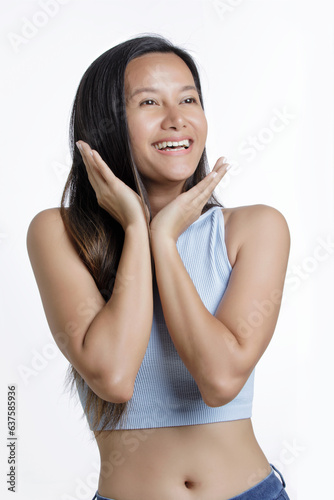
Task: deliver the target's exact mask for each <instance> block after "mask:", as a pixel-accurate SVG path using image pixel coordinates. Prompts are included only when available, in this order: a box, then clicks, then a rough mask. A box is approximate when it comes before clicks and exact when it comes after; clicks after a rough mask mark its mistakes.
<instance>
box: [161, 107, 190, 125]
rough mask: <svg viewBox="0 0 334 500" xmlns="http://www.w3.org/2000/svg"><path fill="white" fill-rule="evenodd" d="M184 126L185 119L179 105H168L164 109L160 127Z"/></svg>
mask: <svg viewBox="0 0 334 500" xmlns="http://www.w3.org/2000/svg"><path fill="white" fill-rule="evenodd" d="M185 126H186V119H185V117H184V115H183V113H182V111H181V109H180V108H179V106H177V105H176V106H168V107H165V109H164V115H163V118H162V121H161V127H162V128H163V129H165V130H167V129H169V128H173V129H175V130H180V129H181V128H183V127H185Z"/></svg>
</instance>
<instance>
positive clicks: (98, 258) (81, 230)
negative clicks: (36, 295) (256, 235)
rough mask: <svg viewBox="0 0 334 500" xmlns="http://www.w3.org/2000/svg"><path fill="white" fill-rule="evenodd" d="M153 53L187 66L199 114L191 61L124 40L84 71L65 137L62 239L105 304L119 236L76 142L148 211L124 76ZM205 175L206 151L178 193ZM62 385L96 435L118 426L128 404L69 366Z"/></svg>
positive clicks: (159, 42)
mask: <svg viewBox="0 0 334 500" xmlns="http://www.w3.org/2000/svg"><path fill="white" fill-rule="evenodd" d="M151 52H162V53H171V52H173V53H174V54H176V55H177V56H179V57H180V58H181V59H182V60H183V61H184V62H185V63H186V64H187V66H188V67H189V69H190V71H191V73H192V75H193V78H194V82H195V85H196V89H197V91H198V94H199V98H200V102H201V105H202V107H203V109H204V105H203V98H202V91H201V84H200V79H199V74H198V70H197V67H196V64H195V62H194V60H193V58H192V57H191V56H190V55H189V54H188V53H187V52H186V51H184V50H183V49H181V48H180V47H177V46H175V45H173V44H172V43H171V42H170V41H169V40H167V39H165V38H164V37H162V36H160V35H155V34H149V35H142V36H139V37H136V38H133V39H130V40H127V41H125V42H123V43H120V44H119V45H117V46H115V47H113V48H111V49H109V50H107V51H106V52H104V53H103V54H102V55H100V56H99V57H98V58H97V59H96V60H95V61H94V62H93V63H92V64H91V65H90V66H89V67H88V69H87V70H86V72H85V73H84V75H83V77H82V79H81V81H80V84H79V87H78V89H77V92H76V95H75V99H74V102H73V108H72V113H71V118H70V130H69V140H70V149H71V153H72V159H73V161H72V168H71V171H70V173H69V176H68V179H67V182H66V185H65V188H64V192H63V195H62V199H61V207H60V212H61V216H62V219H63V221H64V224H65V227H66V230H67V232H68V234H69V235H70V237H71V239H72V241H73V243H74V244H75V246H76V248H77V250H78V253H79V255H80V257H81V259H82V260H83V262H84V263H85V265H86V266H87V268H88V270H89V272H90V273H91V275H92V276H93V278H94V280H95V283H96V285H97V287H98V289H99V291H100V293H101V294H102V296H103V298H104V299H105V300H106V301H107V300H108V299H109V298H110V296H111V294H112V291H113V286H114V282H115V277H116V272H117V267H118V263H119V260H120V256H121V253H122V248H123V242H124V231H123V228H122V226H121V225H120V224H119V223H118V222H117V221H116V220H115V219H114V218H113V217H111V216H110V215H109V214H108V213H107V212H106V211H105V210H103V209H102V208H101V207H100V206H99V205H98V203H97V199H96V195H95V192H94V190H93V188H92V186H91V184H90V182H89V180H88V176H87V173H86V169H85V166H84V163H83V161H82V157H81V155H80V153H79V151H78V150H77V147H76V144H75V143H76V142H77V141H78V140H83V141H85V142H87V143H88V144H89V145H90V147H91V148H92V149H96V150H97V151H98V152H99V153H100V155H101V157H102V158H103V160H104V161H105V162H106V163H107V165H108V166H109V167H110V168H111V170H112V171H113V173H114V174H115V175H116V176H117V177H119V178H120V179H121V180H122V181H123V182H125V183H126V184H127V185H128V186H130V187H131V188H132V189H133V190H134V191H135V192H136V193H138V194H139V196H140V197H141V199H142V200H143V201H144V202H145V203H146V204H147V205H148V207H149V208H150V205H149V200H148V196H147V192H146V189H145V186H144V183H143V181H142V178H141V176H140V173H139V171H138V169H137V167H136V165H135V162H134V159H133V156H132V153H131V147H130V140H129V134H128V127H127V119H126V108H125V97H124V73H125V69H126V67H127V65H128V63H129V62H130V61H131V60H132V59H135V58H137V57H139V56H142V55H144V54H148V53H151ZM208 172H209V167H208V161H207V156H206V151H205V149H204V151H203V154H202V156H201V159H200V161H199V163H198V166H197V169H196V170H195V172H194V174H193V175H192V176H191V177H190V178H189V179H187V180H186V182H185V185H184V188H183V190H184V191H187V190H188V189H190V188H191V187H193V186H195V185H196V184H197V183H198V182H199V181H200V180H202V179H203V178H204V177H205V176H206V175H207V174H208ZM216 205H218V206H222V205H221V204H220V203H219V202H218V201H217V199H216V198H215V197H214V196H212V197H211V198H210V200H209V201H208V203H207V204H206V205H205V207H204V209H203V211H206V210H208V209H209V208H210V207H211V206H216ZM67 383H70V384H71V389H73V388H75V386H76V387H77V388H79V385H81V389H84V390H85V392H86V394H87V399H86V404H85V413H86V414H87V416H88V415H89V414H90V412H91V413H92V416H93V423H92V425H93V430H96V431H97V428H98V426H100V425H101V431H103V430H105V427H106V426H107V425H108V426H109V427H111V429H114V428H115V426H116V425H117V424H120V425H121V423H122V421H123V417H124V416H125V415H126V409H127V403H117V404H116V403H110V402H108V401H104V400H102V399H101V398H99V397H98V396H97V395H96V394H95V393H94V392H93V391H92V390H91V389H90V387H89V386H88V385H87V383H86V382H85V380H84V379H83V378H82V377H81V376H80V375H79V373H78V372H77V370H76V369H75V368H74V366H73V365H69V370H68V373H67ZM98 433H99V432H98Z"/></svg>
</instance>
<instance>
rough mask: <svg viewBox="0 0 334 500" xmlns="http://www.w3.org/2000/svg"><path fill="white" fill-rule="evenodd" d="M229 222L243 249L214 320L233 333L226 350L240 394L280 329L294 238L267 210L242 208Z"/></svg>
mask: <svg viewBox="0 0 334 500" xmlns="http://www.w3.org/2000/svg"><path fill="white" fill-rule="evenodd" d="M228 223H229V224H230V228H229V231H231V234H233V235H235V237H239V238H240V245H239V249H238V252H237V256H236V261H235V264H234V266H233V269H232V271H231V275H230V279H229V283H228V286H227V289H226V291H225V293H224V296H223V298H222V300H221V302H220V305H219V307H218V309H217V312H216V314H215V316H216V318H217V319H219V320H220V321H221V322H222V323H223V324H224V325H225V326H226V327H227V328H228V329H229V330H230V332H231V333H232V334H233V337H231V338H233V341H231V342H229V344H228V347H229V348H230V349H231V351H232V352H234V353H235V355H236V361H237V362H236V364H235V372H234V378H235V380H236V386H237V388H236V392H237V393H238V392H239V391H240V390H241V388H242V387H243V385H244V383H245V382H246V380H247V378H248V377H249V375H250V374H251V372H252V370H253V368H254V367H255V365H256V363H257V362H258V361H259V359H260V357H261V356H262V354H263V353H264V351H265V349H266V348H267V346H268V344H269V342H270V340H271V338H272V335H273V333H274V330H275V327H276V323H277V319H278V314H279V309H280V305H281V298H282V292H283V287H284V280H285V274H286V269H287V263H288V257H289V250H290V233H289V229H288V225H287V222H286V220H285V218H284V217H283V215H282V214H281V213H280V212H279V211H278V210H276V209H275V208H272V207H269V206H267V205H253V206H249V207H242V210H238V211H236V212H235V214H231V216H230V219H229V222H228ZM237 235H239V236H237ZM234 339H235V340H234Z"/></svg>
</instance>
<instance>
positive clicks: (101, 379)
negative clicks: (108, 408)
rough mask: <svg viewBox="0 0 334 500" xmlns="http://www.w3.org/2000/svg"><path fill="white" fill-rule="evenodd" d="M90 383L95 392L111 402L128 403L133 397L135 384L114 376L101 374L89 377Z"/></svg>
mask: <svg viewBox="0 0 334 500" xmlns="http://www.w3.org/2000/svg"><path fill="white" fill-rule="evenodd" d="M88 385H89V386H90V387H91V389H92V391H93V392H95V394H96V395H97V396H98V397H99V398H101V399H103V400H104V401H107V402H109V403H115V404H120V403H126V402H127V401H129V400H130V399H131V398H132V395H133V390H134V384H131V383H130V382H129V381H127V382H124V381H123V380H121V379H120V378H116V377H114V376H110V374H108V375H105V374H104V375H101V374H100V373H99V375H98V376H96V375H95V376H91V377H89V382H88Z"/></svg>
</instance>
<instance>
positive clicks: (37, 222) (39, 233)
mask: <svg viewBox="0 0 334 500" xmlns="http://www.w3.org/2000/svg"><path fill="white" fill-rule="evenodd" d="M64 229H65V226H64V222H63V219H62V216H61V213H60V208H59V207H55V208H47V209H44V210H42V211H41V212H38V213H37V214H36V215H35V216H34V217H33V219H32V220H31V222H30V224H29V227H28V231H27V243H28V244H29V242H30V241H36V240H40V239H41V240H44V241H45V240H48V241H50V239H54V238H57V237H58V236H59V234H60V233H62V234H64V233H65V231H64Z"/></svg>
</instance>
